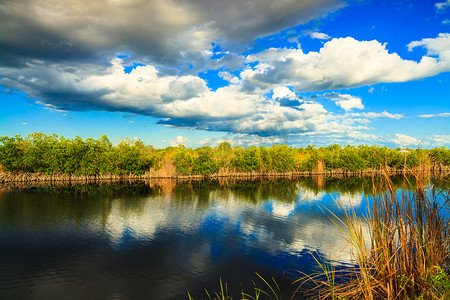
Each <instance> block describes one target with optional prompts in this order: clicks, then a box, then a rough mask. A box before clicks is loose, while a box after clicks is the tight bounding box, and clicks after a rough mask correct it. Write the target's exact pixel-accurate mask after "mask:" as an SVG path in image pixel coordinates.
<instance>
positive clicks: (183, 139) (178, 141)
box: [169, 135, 191, 147]
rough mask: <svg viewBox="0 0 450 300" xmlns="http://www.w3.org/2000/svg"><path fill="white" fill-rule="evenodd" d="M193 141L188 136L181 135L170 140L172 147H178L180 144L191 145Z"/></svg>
mask: <svg viewBox="0 0 450 300" xmlns="http://www.w3.org/2000/svg"><path fill="white" fill-rule="evenodd" d="M190 143H191V141H190V140H189V139H188V138H187V137H182V136H181V135H179V136H177V138H176V139H173V140H169V144H170V146H172V147H176V146H178V145H189V144H190Z"/></svg>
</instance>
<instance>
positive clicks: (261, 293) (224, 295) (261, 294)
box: [188, 273, 281, 300]
mask: <svg viewBox="0 0 450 300" xmlns="http://www.w3.org/2000/svg"><path fill="white" fill-rule="evenodd" d="M256 275H257V276H258V278H259V279H260V281H261V282H258V283H257V282H255V281H253V289H252V290H251V291H249V292H244V291H241V293H240V295H239V297H238V298H236V297H233V295H232V294H231V292H230V291H229V290H228V285H227V284H226V283H223V282H222V278H220V279H219V291H217V292H209V291H208V290H206V289H205V295H206V297H207V298H206V299H209V300H233V299H241V300H262V299H273V300H281V290H280V287H279V285H278V283H277V282H276V280H275V278H273V277H272V280H266V279H264V277H262V276H261V275H260V274H258V273H256ZM188 299H189V300H194V298H192V296H191V295H190V293H189V292H188Z"/></svg>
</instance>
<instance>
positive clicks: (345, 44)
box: [241, 34, 450, 91]
mask: <svg viewBox="0 0 450 300" xmlns="http://www.w3.org/2000/svg"><path fill="white" fill-rule="evenodd" d="M417 46H424V47H425V48H426V49H427V50H428V55H438V58H435V57H431V56H424V57H422V59H421V60H420V61H419V62H415V61H411V60H404V59H402V58H401V57H400V56H399V55H398V54H396V53H389V52H388V50H387V49H386V44H384V45H383V44H381V43H379V42H378V41H376V40H373V41H357V40H355V39H353V38H351V37H347V38H338V39H337V38H335V39H332V40H331V41H328V42H327V43H325V45H324V46H323V47H322V49H320V51H319V52H309V53H307V54H305V53H303V51H302V50H301V49H286V48H284V49H275V48H271V49H268V50H265V51H263V52H261V53H258V54H254V55H249V56H248V57H247V62H248V63H257V64H256V66H255V67H253V68H248V69H246V70H244V71H243V72H242V73H241V78H242V79H243V80H244V82H245V84H246V85H247V88H253V87H260V88H263V89H270V88H273V87H276V86H293V87H294V88H295V89H296V90H297V91H321V90H327V89H342V88H351V87H357V86H363V85H372V84H376V83H380V82H405V81H410V80H415V79H419V78H425V77H430V76H434V75H437V74H439V73H441V72H447V71H450V34H439V36H438V37H437V38H435V39H424V40H422V41H417V42H411V43H410V44H409V45H408V47H409V48H410V49H412V48H414V47H417Z"/></svg>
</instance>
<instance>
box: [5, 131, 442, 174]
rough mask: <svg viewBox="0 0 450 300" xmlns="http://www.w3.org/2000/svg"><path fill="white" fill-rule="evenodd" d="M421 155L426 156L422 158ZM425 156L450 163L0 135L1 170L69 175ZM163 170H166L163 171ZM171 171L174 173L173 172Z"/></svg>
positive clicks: (434, 152) (348, 150)
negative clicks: (115, 143)
mask: <svg viewBox="0 0 450 300" xmlns="http://www.w3.org/2000/svg"><path fill="white" fill-rule="evenodd" d="M419 157H421V158H422V161H420V160H419ZM424 161H425V162H426V163H428V164H429V165H430V164H432V165H434V166H436V167H438V168H442V167H444V168H445V167H448V166H450V149H447V148H445V147H442V148H435V149H431V150H419V149H417V150H413V149H407V150H402V149H390V148H386V147H378V146H367V145H360V146H358V147H355V146H340V145H331V146H328V147H322V148H316V147H315V146H308V147H306V148H293V147H289V146H286V145H272V146H270V147H262V146H260V147H256V146H252V147H247V148H244V147H232V146H231V145H230V144H229V143H221V144H220V145H218V146H217V147H214V148H213V147H210V146H203V147H200V148H197V149H191V148H186V147H184V146H182V145H180V146H178V147H167V148H165V149H154V148H153V147H152V146H148V145H145V144H144V143H143V142H142V141H140V140H130V139H126V140H123V141H121V142H120V143H119V144H118V145H113V144H112V143H111V142H110V141H109V139H108V138H107V137H106V136H105V135H104V136H102V137H101V138H99V139H98V140H96V139H91V138H88V139H85V140H83V139H82V138H80V137H76V138H75V139H66V138H64V137H63V136H58V135H55V134H52V135H46V134H42V133H33V134H30V135H28V136H27V137H21V136H19V135H16V136H15V137H7V136H2V137H0V171H1V170H3V171H6V172H11V173H42V174H47V175H51V174H70V175H101V174H116V175H121V174H135V175H142V174H145V173H147V172H152V171H157V170H161V169H164V168H165V166H167V165H170V166H172V169H174V172H172V173H170V172H166V173H164V172H162V173H159V174H166V175H168V177H170V176H173V175H206V176H207V175H211V174H223V175H226V174H235V173H239V172H252V173H285V172H307V171H333V170H338V171H351V172H358V171H363V170H381V169H383V168H391V169H396V170H400V169H403V168H404V167H407V168H412V167H416V166H418V165H419V164H421V163H422V164H423V163H424ZM163 171H164V170H163ZM169 173H170V174H169Z"/></svg>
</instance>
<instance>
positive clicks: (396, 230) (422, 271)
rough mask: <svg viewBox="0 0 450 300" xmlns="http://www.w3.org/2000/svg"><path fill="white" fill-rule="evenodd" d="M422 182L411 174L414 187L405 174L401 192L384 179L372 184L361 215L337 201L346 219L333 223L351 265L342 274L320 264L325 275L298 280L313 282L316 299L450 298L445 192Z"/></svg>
mask: <svg viewBox="0 0 450 300" xmlns="http://www.w3.org/2000/svg"><path fill="white" fill-rule="evenodd" d="M423 178H424V177H423V176H415V184H413V183H411V182H410V181H408V178H407V177H406V176H405V182H404V186H403V188H402V190H401V192H400V193H398V192H397V191H396V190H395V188H394V187H393V185H392V182H391V181H390V179H389V177H388V176H386V177H385V180H384V181H383V183H382V184H377V185H376V184H374V185H373V188H374V193H373V194H374V195H375V196H374V203H373V206H372V209H371V212H370V214H369V215H367V216H365V217H362V216H361V214H360V213H358V212H356V211H355V209H351V210H350V212H349V211H346V210H345V209H344V206H343V205H342V203H340V206H341V208H342V210H343V212H344V215H343V217H342V218H338V217H337V216H336V215H334V219H335V220H336V223H335V224H336V226H338V227H339V228H340V229H341V231H342V233H343V234H344V235H345V236H346V239H347V241H348V245H349V246H350V249H351V254H352V258H353V262H354V264H355V267H352V268H350V269H347V270H346V271H345V273H342V272H341V271H339V272H338V271H336V270H335V268H333V267H332V265H329V264H327V263H320V262H319V261H318V263H319V264H320V265H321V267H322V270H323V274H320V275H321V276H317V275H315V276H306V277H303V278H301V279H299V281H308V282H311V281H312V282H314V284H315V290H316V291H317V290H318V291H319V298H320V299H348V300H350V299H367V300H373V299H388V300H395V299H411V300H412V299H450V277H449V275H448V267H449V247H450V241H449V238H450V235H449V232H450V228H449V226H450V225H449V221H450V219H449V215H450V212H449V193H448V191H447V192H445V193H444V192H442V191H438V190H437V189H436V188H435V187H434V186H433V185H430V184H428V185H427V184H425V182H424V180H423ZM439 199H441V200H439ZM442 199H444V201H442ZM443 202H444V203H443ZM365 224H367V225H368V226H369V233H370V236H369V237H367V234H365V232H367V231H365V230H364V226H367V225H365ZM367 240H369V241H370V243H367V242H366V241H367ZM446 268H447V272H445V271H444V270H445V269H446ZM324 278H325V279H324Z"/></svg>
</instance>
